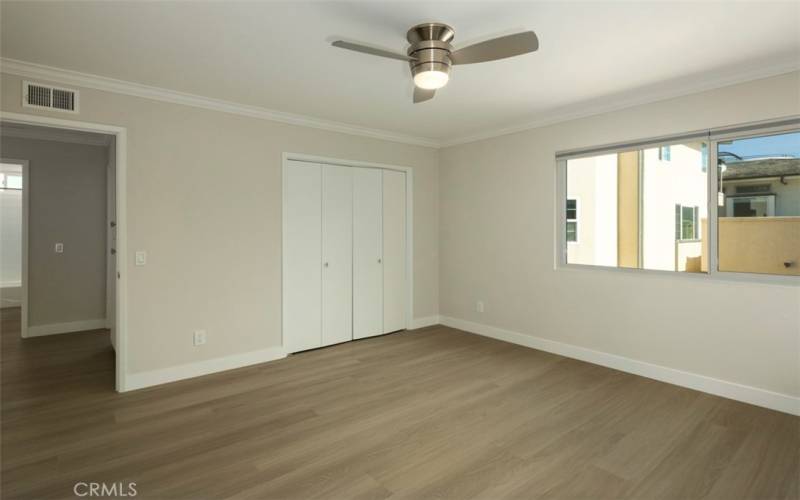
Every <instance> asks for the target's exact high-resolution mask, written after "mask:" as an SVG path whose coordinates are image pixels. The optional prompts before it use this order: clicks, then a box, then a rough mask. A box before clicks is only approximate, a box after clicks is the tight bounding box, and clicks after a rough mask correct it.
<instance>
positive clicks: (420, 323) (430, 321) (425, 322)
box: [409, 315, 439, 330]
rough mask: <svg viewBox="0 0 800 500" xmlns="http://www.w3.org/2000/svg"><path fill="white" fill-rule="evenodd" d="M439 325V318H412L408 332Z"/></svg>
mask: <svg viewBox="0 0 800 500" xmlns="http://www.w3.org/2000/svg"><path fill="white" fill-rule="evenodd" d="M438 324H439V316H438V315H437V316H426V317H424V318H414V319H413V320H412V321H411V327H410V328H409V330H416V329H417V328H425V327H426V326H433V325H438Z"/></svg>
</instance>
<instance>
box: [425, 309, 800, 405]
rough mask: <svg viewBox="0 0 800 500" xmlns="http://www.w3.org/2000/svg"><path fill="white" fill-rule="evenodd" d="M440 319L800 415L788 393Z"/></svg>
mask: <svg viewBox="0 0 800 500" xmlns="http://www.w3.org/2000/svg"><path fill="white" fill-rule="evenodd" d="M440 319H441V323H442V324H443V325H445V326H449V327H451V328H456V329H458V330H463V331H465V332H468V333H475V334H478V335H482V336H484V337H491V338H493V339H497V340H502V341H504V342H510V343H512V344H518V345H521V346H525V347H530V348H531V349H538V350H540V351H546V352H550V353H553V354H558V355H561V356H564V357H567V358H573V359H578V360H581V361H586V362H588V363H593V364H596V365H600V366H605V367H607V368H613V369H615V370H619V371H623V372H627V373H632V374H634V375H639V376H641V377H646V378H651V379H654V380H658V381H661V382H666V383H668V384H672V385H678V386H681V387H686V388H688V389H694V390H696V391H700V392H705V393H708V394H713V395H715V396H720V397H723V398H728V399H734V400H736V401H741V402H743V403H748V404H752V405H756V406H761V407H764V408H769V409H771V410H777V411H781V412H784V413H789V414H792V415H800V398H798V397H795V396H791V395H789V394H781V393H778V392H772V391H768V390H766V389H759V388H758V387H752V386H748V385H743V384H738V383H736V382H729V381H726V380H720V379H716V378H713V377H708V376H706V375H700V374H697V373H691V372H685V371H682V370H677V369H675V368H668V367H666V366H661V365H656V364H652V363H648V362H645V361H639V360H636V359H631V358H626V357H623V356H618V355H616V354H610V353H607V352H602V351H595V350H592V349H587V348H585V347H580V346H576V345H574V344H565V343H563V342H556V341H554V340H548V339H544V338H541V337H534V336H532V335H525V334H523V333H519V332H514V331H511V330H505V329H502V328H497V327H494V326H489V325H484V324H481V323H474V322H472V321H467V320H463V319H458V318H450V317H447V316H440Z"/></svg>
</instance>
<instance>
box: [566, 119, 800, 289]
mask: <svg viewBox="0 0 800 500" xmlns="http://www.w3.org/2000/svg"><path fill="white" fill-rule="evenodd" d="M678 133H679V132H676V134H678ZM673 137H674V138H673V139H672V142H667V141H668V140H667V139H664V142H662V143H659V142H657V140H649V141H648V140H647V139H646V138H645V139H642V140H640V141H637V142H621V143H619V144H617V145H611V146H607V147H594V148H589V149H585V150H583V151H569V152H561V153H557V154H556V160H557V162H558V171H557V172H558V177H557V186H558V188H559V192H558V203H559V205H560V206H561V207H562V210H564V212H562V213H560V214H559V217H558V224H559V233H560V239H559V242H558V251H559V253H558V262H559V263H560V264H562V265H570V264H579V265H582V266H602V267H614V268H631V269H647V270H658V271H675V272H687V273H704V274H706V273H707V274H710V275H718V276H720V277H722V276H724V275H725V274H724V273H739V274H742V273H753V274H760V275H780V277H772V278H765V277H763V276H762V277H761V278H759V280H764V279H770V280H781V281H782V280H787V279H788V280H789V281H791V282H793V283H794V282H797V283H800V281H797V280H800V119H798V118H791V119H783V120H781V121H777V122H773V123H759V124H754V125H736V126H730V127H725V128H719V129H710V130H707V131H704V132H693V133H691V134H685V135H680V136H678V135H675V136H673ZM665 162H669V163H668V164H667V163H665ZM579 221H580V228H578V222H579ZM561 225H563V227H561ZM579 236H580V237H579ZM718 273H720V274H718ZM739 278H740V277H739Z"/></svg>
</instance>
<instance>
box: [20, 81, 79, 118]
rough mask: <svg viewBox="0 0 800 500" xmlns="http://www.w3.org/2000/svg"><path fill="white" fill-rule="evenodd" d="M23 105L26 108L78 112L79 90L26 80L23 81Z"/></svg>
mask: <svg viewBox="0 0 800 500" xmlns="http://www.w3.org/2000/svg"><path fill="white" fill-rule="evenodd" d="M22 105H23V106H24V107H26V108H38V109H49V110H52V111H66V112H67V113H77V112H78V91H77V90H71V89H65V88H61V87H54V86H52V85H43V84H41V83H33V82H27V81H26V82H22Z"/></svg>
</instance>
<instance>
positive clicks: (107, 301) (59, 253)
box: [0, 114, 125, 391]
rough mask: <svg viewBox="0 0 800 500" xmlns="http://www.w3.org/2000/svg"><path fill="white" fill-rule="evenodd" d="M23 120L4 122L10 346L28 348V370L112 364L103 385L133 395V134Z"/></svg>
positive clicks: (0, 125) (1, 266)
mask: <svg viewBox="0 0 800 500" xmlns="http://www.w3.org/2000/svg"><path fill="white" fill-rule="evenodd" d="M19 116H20V117H21V118H19V119H17V118H16V117H10V118H9V114H3V116H2V120H0V141H1V142H2V151H3V157H2V158H0V184H2V189H0V203H2V205H3V214H2V225H1V226H0V236H1V237H2V243H1V244H2V247H3V248H2V250H3V252H2V262H0V271H2V272H1V274H0V282H2V288H0V299H2V310H1V311H0V314H2V320H3V326H4V328H3V342H4V345H17V344H18V345H19V346H20V349H19V355H20V358H19V360H18V361H19V362H20V364H21V366H24V365H25V363H27V360H28V357H31V356H36V355H37V354H36V353H37V351H47V352H48V353H49V354H53V355H60V354H64V356H65V360H68V359H70V355H68V354H67V353H74V352H76V351H82V352H84V353H85V354H87V355H91V356H93V357H94V358H93V359H104V360H105V362H104V363H101V364H99V365H98V364H95V365H93V366H94V370H95V371H96V372H97V377H98V379H102V380H104V381H105V382H103V385H104V386H105V387H108V386H113V387H115V388H116V390H118V391H123V390H124V369H123V366H122V364H123V363H124V355H123V354H124V351H123V349H124V347H125V343H124V338H121V335H120V334H121V333H123V332H122V331H121V330H122V329H121V328H120V325H123V324H124V323H123V322H122V318H121V317H120V313H121V312H124V308H122V310H121V308H120V307H119V304H120V302H121V301H120V299H121V297H120V289H121V283H120V282H121V279H120V278H121V276H122V273H121V269H120V267H121V266H118V262H117V261H118V257H119V255H120V252H119V249H118V246H119V243H120V242H119V241H118V240H119V235H118V232H119V226H120V224H119V220H118V216H119V210H118V207H119V206H120V203H121V200H120V196H119V193H120V181H119V168H118V167H119V163H120V162H119V158H120V157H121V156H120V151H119V149H120V141H119V139H120V134H122V135H123V137H122V146H123V148H124V131H122V129H114V128H112V127H108V128H109V129H110V130H108V131H106V130H102V128H101V129H100V130H93V129H92V127H93V126H91V125H89V124H81V123H80V122H65V121H64V122H63V124H65V125H67V127H68V128H63V127H59V126H57V125H61V123H54V124H53V125H56V126H51V124H50V123H48V122H50V121H53V122H62V120H56V119H48V118H40V117H28V116H27V115H19ZM32 122H33V123H32ZM41 122H43V123H41ZM87 125H88V127H87ZM100 127H102V126H100ZM11 336H15V337H17V339H12V338H11ZM15 342H16V343H15ZM31 359H33V358H31ZM103 372H105V373H106V375H107V377H104V376H103V375H102V373H103ZM112 379H113V382H112V381H111V380H112ZM96 382H97V383H100V382H99V381H96Z"/></svg>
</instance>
